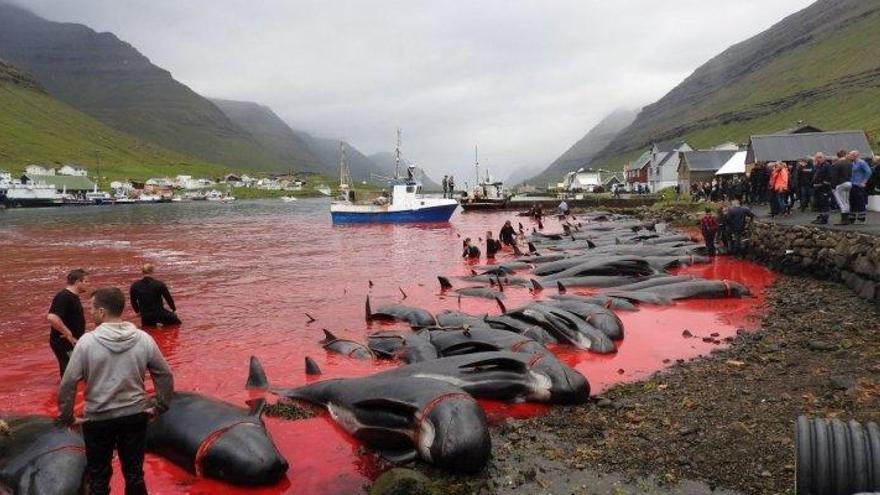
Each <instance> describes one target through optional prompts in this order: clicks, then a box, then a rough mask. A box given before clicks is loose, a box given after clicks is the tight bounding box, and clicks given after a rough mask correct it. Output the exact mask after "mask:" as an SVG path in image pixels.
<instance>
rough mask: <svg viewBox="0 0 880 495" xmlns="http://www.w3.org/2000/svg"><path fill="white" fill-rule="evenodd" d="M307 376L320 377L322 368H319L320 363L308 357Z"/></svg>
mask: <svg viewBox="0 0 880 495" xmlns="http://www.w3.org/2000/svg"><path fill="white" fill-rule="evenodd" d="M305 361H306V374H307V375H320V374H321V368H320V367H319V366H318V363H316V362H315V360H314V359H312V358H310V357H308V356H306V359H305Z"/></svg>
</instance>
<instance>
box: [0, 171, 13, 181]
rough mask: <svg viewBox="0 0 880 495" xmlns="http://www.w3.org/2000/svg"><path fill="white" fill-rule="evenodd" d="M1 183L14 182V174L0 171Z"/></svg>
mask: <svg viewBox="0 0 880 495" xmlns="http://www.w3.org/2000/svg"><path fill="white" fill-rule="evenodd" d="M0 182H12V174H10V173H9V172H7V171H5V170H0Z"/></svg>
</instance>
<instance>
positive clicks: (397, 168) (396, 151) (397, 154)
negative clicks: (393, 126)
mask: <svg viewBox="0 0 880 495" xmlns="http://www.w3.org/2000/svg"><path fill="white" fill-rule="evenodd" d="M394 178H395V179H399V178H400V127H398V128H397V148H395V149H394Z"/></svg>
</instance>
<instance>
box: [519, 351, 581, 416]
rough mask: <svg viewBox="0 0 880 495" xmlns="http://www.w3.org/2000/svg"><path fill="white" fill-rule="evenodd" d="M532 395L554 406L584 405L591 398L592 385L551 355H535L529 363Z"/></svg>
mask: <svg viewBox="0 0 880 495" xmlns="http://www.w3.org/2000/svg"><path fill="white" fill-rule="evenodd" d="M529 374H530V376H531V382H532V393H533V394H534V395H535V397H536V398H540V400H543V401H546V402H552V403H554V404H583V403H584V402H586V401H587V400H589V398H590V383H589V382H588V381H587V379H586V378H585V377H584V375H582V374H580V373H579V372H578V371H576V370H574V369H572V368H571V367H569V366H567V365H566V364H564V363H563V362H561V361H559V360H558V359H556V358H555V357H554V356H553V355H552V354H550V353H541V354H535V355H534V356H533V357H532V358H531V360H530V361H529Z"/></svg>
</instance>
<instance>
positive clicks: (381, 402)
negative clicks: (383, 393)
mask: <svg viewBox="0 0 880 495" xmlns="http://www.w3.org/2000/svg"><path fill="white" fill-rule="evenodd" d="M352 406H353V407H356V408H360V409H368V410H375V409H384V410H388V411H395V412H398V413H401V414H402V415H406V414H412V413H414V412H416V411H418V410H419V408H418V407H416V406H415V405H413V404H408V403H406V402H402V401H398V400H394V399H386V398H384V397H376V398H373V399H364V400H359V401H357V402H354V403H352Z"/></svg>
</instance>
